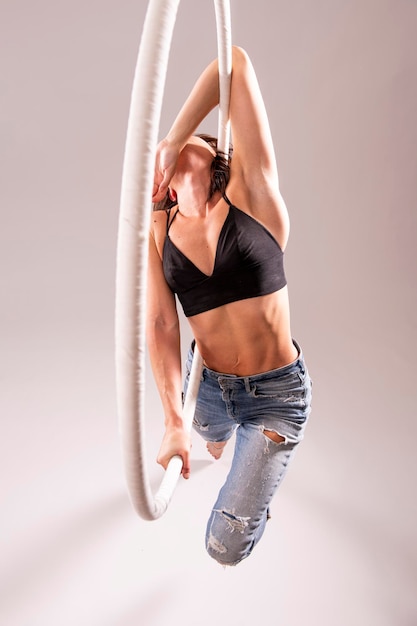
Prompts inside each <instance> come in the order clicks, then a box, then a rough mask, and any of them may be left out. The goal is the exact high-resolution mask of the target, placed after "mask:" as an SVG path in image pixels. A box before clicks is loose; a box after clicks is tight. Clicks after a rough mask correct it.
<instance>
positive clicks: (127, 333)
mask: <svg viewBox="0 0 417 626" xmlns="http://www.w3.org/2000/svg"><path fill="white" fill-rule="evenodd" d="M214 4H215V11H216V23H217V41H218V57H219V81H220V107H219V149H220V150H222V151H223V152H225V153H226V154H227V153H228V144H229V123H228V117H229V116H228V111H229V98H230V80H231V69H232V52H231V27H230V4H229V2H226V1H221V0H214ZM178 5H179V0H150V1H149V5H148V9H147V13H146V18H145V23H144V27H143V33H142V39H141V44H140V48H139V54H138V60H137V65H136V70H135V76H134V81H133V88H132V97H131V104H130V112H129V120H128V129H127V137H126V147H125V156H124V164H123V176H122V189H121V201H120V215H119V230H118V241H117V267H116V311H115V342H116V391H117V410H118V417H119V430H120V438H121V447H122V456H123V462H124V468H125V475H126V482H127V487H128V492H129V496H130V499H131V502H132V505H133V507H134V509H135V511H136V512H137V513H138V515H140V517H142V518H143V519H146V520H155V519H158V518H159V517H161V515H163V513H165V511H166V509H167V507H168V504H169V502H170V500H171V497H172V494H173V492H174V489H175V486H176V484H177V481H178V478H179V476H180V474H181V469H182V459H181V457H180V456H174V457H173V458H172V459H171V461H170V462H169V465H168V467H167V470H166V472H165V475H164V478H163V480H162V482H161V485H160V487H159V490H158V491H157V493H156V495H155V497H153V494H152V491H151V488H150V485H149V479H148V473H147V465H146V454H145V415H144V405H145V401H144V400H145V354H146V334H145V328H146V291H147V263H148V235H149V227H150V215H151V203H150V200H149V199H150V198H151V196H152V185H153V172H154V162H155V150H156V144H157V140H158V130H159V121H160V116H161V108H162V99H163V94H164V87H165V78H166V71H167V66H168V57H169V50H170V47H171V40H172V33H173V30H174V25H175V20H176V14H177V9H178ZM144 94H145V95H146V100H145V98H144ZM201 370H202V359H201V356H200V354H199V353H198V350H197V348H196V349H195V356H194V361H193V367H192V371H191V377H190V382H189V387H188V389H189V391H188V393H187V397H186V399H185V403H184V409H183V417H184V422H185V424H186V428H187V429H188V430H189V431H190V430H191V425H192V420H193V417H194V412H195V404H196V399H197V394H198V389H199V384H200V375H201Z"/></svg>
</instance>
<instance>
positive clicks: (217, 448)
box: [207, 441, 227, 459]
mask: <svg viewBox="0 0 417 626" xmlns="http://www.w3.org/2000/svg"><path fill="white" fill-rule="evenodd" d="M226 443H227V441H216V442H214V441H208V442H207V450H208V451H209V452H210V454H211V456H213V457H214V458H215V459H220V457H221V455H222V454H223V450H224V446H225V445H226Z"/></svg>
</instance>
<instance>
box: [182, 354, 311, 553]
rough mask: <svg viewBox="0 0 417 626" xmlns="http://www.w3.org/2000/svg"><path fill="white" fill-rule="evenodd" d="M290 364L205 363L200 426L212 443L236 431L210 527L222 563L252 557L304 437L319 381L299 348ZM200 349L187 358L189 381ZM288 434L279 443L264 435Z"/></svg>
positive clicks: (212, 547) (209, 543) (210, 547)
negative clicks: (219, 366)
mask: <svg viewBox="0 0 417 626" xmlns="http://www.w3.org/2000/svg"><path fill="white" fill-rule="evenodd" d="M294 345H295V346H296V348H297V350H298V352H299V355H298V358H297V359H296V360H295V361H294V362H293V363H290V364H289V365H285V366H284V367H280V368H278V369H275V370H271V371H269V372H264V373H262V374H256V375H253V376H234V375H231V374H221V373H220V372H215V371H213V370H210V369H208V368H207V367H204V368H203V371H202V375H201V384H200V389H199V393H198V399H197V406H196V412H195V417H194V423H193V426H194V429H195V430H196V431H197V432H198V433H199V434H200V435H201V436H202V437H203V439H205V440H206V441H211V442H220V441H227V440H228V439H230V437H231V436H232V435H233V433H234V432H236V443H235V450H234V455H233V461H232V465H231V468H230V471H229V474H228V476H227V478H226V482H225V483H224V485H223V487H222V488H221V490H220V492H219V495H218V498H217V501H216V503H215V504H214V506H213V509H212V512H211V515H210V517H209V520H208V524H207V532H206V548H207V551H208V553H209V554H210V556H212V557H213V558H214V559H215V560H216V561H218V562H219V563H221V564H222V565H237V564H238V563H239V562H240V561H242V560H243V559H244V558H246V557H248V556H249V555H250V553H251V552H252V550H253V548H254V547H255V545H256V544H257V543H258V541H259V540H260V538H261V537H262V534H263V532H264V530H265V524H266V521H267V519H268V517H269V515H268V512H269V509H268V507H269V504H270V502H271V500H272V497H273V495H274V493H275V491H276V490H277V488H278V486H279V484H280V483H281V481H282V479H283V478H284V476H285V473H286V471H287V467H288V464H289V462H290V460H291V458H292V457H293V455H294V452H295V450H296V448H297V446H298V444H299V442H300V441H301V440H302V438H303V433H304V429H305V425H306V421H307V418H308V415H309V413H310V405H311V380H310V377H309V375H308V372H307V368H306V366H305V363H304V358H303V355H302V352H301V350H300V348H299V346H298V345H297V344H296V343H295V342H294ZM192 358H193V351H192V349H190V351H189V353H188V358H187V363H186V378H185V385H184V392H185V391H186V389H187V386H188V380H189V374H190V370H191V364H192ZM264 430H266V431H273V432H276V433H277V434H279V435H281V436H282V437H283V438H284V441H283V442H282V443H276V442H275V441H273V440H272V439H270V438H269V437H268V436H267V435H265V434H264Z"/></svg>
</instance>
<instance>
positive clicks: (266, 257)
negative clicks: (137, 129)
mask: <svg viewBox="0 0 417 626" xmlns="http://www.w3.org/2000/svg"><path fill="white" fill-rule="evenodd" d="M218 102H219V87H218V64H217V61H213V62H212V63H211V64H210V65H209V66H208V67H207V68H206V69H205V70H204V72H203V73H202V74H201V76H200V78H199V79H198V80H197V82H196V84H195V86H194V88H193V90H192V91H191V93H190V95H189V97H188V99H187V100H186V102H185V104H184V106H183V107H182V109H181V111H180V113H179V115H178V117H177V118H176V120H175V122H174V124H173V125H172V127H171V129H170V131H169V133H168V135H167V136H166V138H165V139H163V140H162V141H161V142H160V144H159V145H158V148H157V154H156V164H155V178H154V189H153V202H154V203H157V205H156V208H157V209H158V208H159V209H161V208H166V207H172V208H168V210H156V211H154V213H153V215H152V224H151V233H150V261H149V272H150V276H149V311H148V331H147V333H148V345H149V351H150V357H151V362H152V368H153V372H154V376H155V379H156V382H157V385H158V389H159V393H160V396H161V400H162V403H163V408H164V413H165V426H166V431H165V435H164V438H163V441H162V445H161V449H160V452H159V456H158V462H159V463H160V464H161V465H162V466H163V467H164V468H166V466H167V464H168V462H169V460H170V458H171V457H172V456H174V455H180V456H181V457H182V459H183V469H182V475H183V477H184V478H188V477H189V475H190V436H189V434H188V433H187V432H185V430H184V427H183V422H182V417H181V413H182V394H181V391H182V383H181V357H180V336H179V321H178V316H177V311H176V305H175V295H174V294H175V293H177V294H178V297H179V299H180V301H181V304H182V306H183V308H184V312H185V315H186V316H187V318H188V321H189V323H190V326H191V330H192V332H193V336H194V337H195V342H196V344H197V346H198V348H199V351H200V354H201V355H202V358H203V362H204V368H203V373H202V381H201V384H200V390H199V395H198V401H197V408H196V414H195V420H194V427H195V429H196V430H197V431H198V432H199V433H200V434H201V436H202V437H203V438H204V439H205V440H206V441H207V448H208V451H209V452H210V453H211V454H212V456H213V457H214V458H216V459H218V458H220V456H221V454H222V451H223V448H224V446H225V445H226V442H227V441H228V439H229V438H230V437H231V436H232V434H233V433H234V432H236V443H235V451H234V457H233V462H232V466H231V469H230V473H229V475H228V477H227V479H226V482H225V484H224V486H223V487H222V489H221V491H220V493H219V496H218V499H217V502H216V503H215V504H214V507H213V510H212V513H211V516H210V518H209V521H208V525H207V535H206V547H207V550H208V552H209V554H210V555H211V556H212V557H213V558H214V559H216V560H217V561H218V562H219V563H221V564H223V565H236V564H237V563H239V562H240V561H241V560H242V559H244V558H246V557H247V556H249V554H250V553H251V551H252V549H253V547H254V546H255V545H256V543H257V542H258V541H259V539H260V538H261V536H262V533H263V531H264V528H265V523H266V520H267V519H268V517H269V516H268V510H269V509H268V507H269V504H270V502H271V499H272V496H273V494H274V492H275V490H276V489H277V487H278V485H279V483H280V481H281V480H282V478H283V476H284V474H285V471H286V468H287V465H288V462H289V460H290V458H291V457H292V455H293V453H294V450H295V448H296V446H297V444H298V443H299V441H300V440H301V439H302V436H303V430H304V427H305V423H306V420H307V417H308V414H309V412H310V400H311V381H310V378H309V376H308V372H307V369H306V367H305V364H304V360H303V356H302V353H301V350H300V348H299V347H298V345H297V344H296V343H295V342H294V341H293V340H292V337H291V331H290V316H289V305H288V292H287V286H286V279H285V274H284V269H283V251H284V249H285V246H286V244H287V239H288V234H289V220H288V214H287V210H286V207H285V204H284V201H283V199H282V197H281V195H280V192H279V186H278V173H277V167H276V161H275V155H274V149H273V145H272V138H271V134H270V129H269V124H268V119H267V115H266V111H265V108H264V104H263V100H262V96H261V93H260V89H259V86H258V83H257V79H256V76H255V72H254V70H253V67H252V65H251V62H250V60H249V58H248V55H247V54H246V53H245V52H244V51H243V50H242V49H241V48H237V47H234V48H233V73H232V81H231V96H230V123H231V133H232V139H233V157H232V159H231V161H230V171H229V167H228V166H227V164H226V161H225V160H224V159H223V158H222V156H221V155H217V154H216V152H215V150H214V149H213V142H212V141H210V140H208V138H207V137H202V136H200V137H196V136H193V133H194V132H195V130H196V128H197V127H198V125H199V124H200V123H201V122H202V120H203V119H204V118H205V117H206V116H207V115H208V113H209V112H210V111H211V110H212V109H213V108H214V107H215V106H216V105H217V104H218ZM192 356H193V349H192V348H191V350H190V352H189V355H188V361H187V376H186V381H185V389H186V387H187V383H188V377H189V372H190V367H191V362H192Z"/></svg>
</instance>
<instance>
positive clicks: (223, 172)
mask: <svg viewBox="0 0 417 626" xmlns="http://www.w3.org/2000/svg"><path fill="white" fill-rule="evenodd" d="M196 137H200V139H202V140H203V141H205V142H206V143H208V145H209V146H210V147H211V148H213V150H215V152H216V156H215V157H214V158H213V161H212V163H211V169H210V187H209V191H208V195H207V200H211V198H212V197H213V196H214V194H215V193H216V192H217V191H220V193H221V194H224V193H225V191H226V187H227V184H228V182H229V179H230V165H229V162H230V159H231V158H232V154H233V148H232V147H230V149H229V161H228V160H227V158H226V155H225V154H224V152H219V151H218V150H217V139H216V137H213V136H212V135H206V134H204V133H201V134H198V135H196ZM176 204H177V201H176V200H171V198H170V197H169V193H168V192H167V194H166V196H165V198H164V199H163V200H160V201H159V202H156V203H155V204H154V205H153V210H154V211H166V210H168V209H170V208H171V207H173V206H175V205H176Z"/></svg>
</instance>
